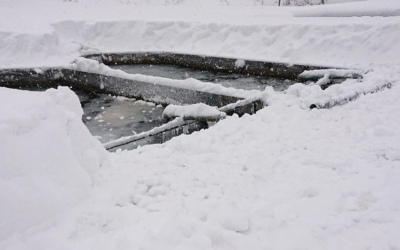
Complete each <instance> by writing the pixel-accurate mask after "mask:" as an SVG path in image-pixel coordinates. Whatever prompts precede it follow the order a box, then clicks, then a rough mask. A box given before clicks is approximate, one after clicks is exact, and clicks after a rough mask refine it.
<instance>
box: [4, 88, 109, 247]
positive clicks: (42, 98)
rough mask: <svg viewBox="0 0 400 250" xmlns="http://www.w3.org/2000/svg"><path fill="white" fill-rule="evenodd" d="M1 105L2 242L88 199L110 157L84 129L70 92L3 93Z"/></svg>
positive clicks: (66, 89)
mask: <svg viewBox="0 0 400 250" xmlns="http://www.w3.org/2000/svg"><path fill="white" fill-rule="evenodd" d="M0 106H1V108H2V115H1V117H0V138H1V141H0V152H1V157H0V201H1V206H0V214H1V217H2V219H1V220H0V239H1V238H3V237H5V236H7V235H9V234H12V233H15V232H19V231H23V230H25V229H27V228H28V227H30V226H32V225H35V224H37V223H39V222H43V221H45V220H46V219H49V218H51V217H53V216H54V215H56V214H57V213H59V212H60V211H62V210H63V209H65V208H68V207H70V206H73V205H75V204H77V203H78V202H80V201H82V200H83V199H85V198H87V197H88V196H89V194H90V192H91V186H92V181H91V178H92V176H93V175H94V173H95V172H96V171H97V170H98V169H99V168H100V166H103V165H107V163H108V154H107V152H106V151H105V149H104V148H103V147H102V146H101V144H100V143H99V142H98V141H97V140H96V139H94V138H93V137H92V136H91V135H90V133H89V131H88V130H87V128H86V127H85V126H84V125H83V123H82V121H81V117H82V114H83V111H82V108H81V107H80V103H79V100H78V97H77V96H76V95H75V94H74V93H73V92H72V91H71V90H69V89H68V88H65V87H60V88H58V89H57V90H55V89H50V90H47V91H46V92H28V91H20V90H11V89H7V88H0ZM27 208H29V209H27Z"/></svg>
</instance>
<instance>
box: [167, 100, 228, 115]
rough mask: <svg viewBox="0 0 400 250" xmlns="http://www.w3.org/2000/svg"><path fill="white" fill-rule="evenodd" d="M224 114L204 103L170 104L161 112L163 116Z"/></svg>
mask: <svg viewBox="0 0 400 250" xmlns="http://www.w3.org/2000/svg"><path fill="white" fill-rule="evenodd" d="M225 115H226V114H225V113H224V112H221V111H219V110H218V109H217V108H215V107H211V106H208V105H206V104H204V103H197V104H193V105H186V106H179V105H173V104H171V105H168V106H167V107H166V108H165V110H164V112H163V116H168V117H224V116H225Z"/></svg>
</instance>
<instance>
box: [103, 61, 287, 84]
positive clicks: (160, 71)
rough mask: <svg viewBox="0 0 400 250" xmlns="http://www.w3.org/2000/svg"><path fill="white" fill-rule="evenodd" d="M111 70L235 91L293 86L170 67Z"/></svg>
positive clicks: (279, 81)
mask: <svg viewBox="0 0 400 250" xmlns="http://www.w3.org/2000/svg"><path fill="white" fill-rule="evenodd" d="M110 67H111V68H113V69H120V70H122V71H125V72H126V73H129V74H142V75H148V76H159V77H164V78H170V79H176V80H182V79H187V78H194V79H197V80H199V81H202V82H213V83H218V84H221V85H222V86H224V87H232V88H237V89H246V90H251V89H256V90H264V89H265V87H266V86H272V87H273V88H274V90H275V91H283V90H286V89H287V88H289V86H290V85H292V84H294V81H292V80H287V79H280V78H273V77H267V76H247V75H240V74H228V73H220V72H218V73H215V72H210V71H204V70H196V69H192V68H187V67H176V66H170V65H148V64H137V65H117V66H110Z"/></svg>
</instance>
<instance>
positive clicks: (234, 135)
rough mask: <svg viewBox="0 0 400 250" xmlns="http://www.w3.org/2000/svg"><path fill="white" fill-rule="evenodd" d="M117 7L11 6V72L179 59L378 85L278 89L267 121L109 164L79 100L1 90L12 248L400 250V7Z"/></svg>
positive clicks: (0, 27) (6, 226) (0, 183)
mask: <svg viewBox="0 0 400 250" xmlns="http://www.w3.org/2000/svg"><path fill="white" fill-rule="evenodd" d="M121 2H125V1H119V2H118V1H111V0H107V1H98V2H97V1H89V0H87V1H79V3H74V2H61V1H56V0H48V1H45V0H43V1H39V0H38V1H22V0H15V1H8V0H1V1H0V20H1V22H0V68H15V67H41V66H59V65H64V66H68V65H70V63H71V62H72V61H74V60H75V59H76V58H77V57H78V56H79V55H82V54H84V53H88V52H90V51H104V52H106V51H107V52H118V51H119V52H121V51H169V52H181V53H184V52H186V53H194V54H207V55H213V56H227V57H235V58H241V59H257V60H265V61H279V62H287V63H304V64H315V65H332V66H340V67H344V66H348V67H354V68H360V69H362V70H368V73H367V74H366V75H365V77H364V80H363V82H359V81H357V80H347V81H346V82H344V83H342V84H341V85H336V86H332V87H330V88H328V89H326V90H324V91H323V90H321V89H320V87H319V86H305V85H302V84H295V85H293V86H291V87H290V88H289V89H288V90H287V91H285V92H283V93H279V92H274V91H273V90H272V88H267V89H266V90H265V91H264V92H263V93H262V96H263V98H265V100H266V102H267V103H268V105H269V106H268V107H267V108H265V109H263V110H261V111H259V112H258V113H257V114H256V115H253V116H248V115H246V116H244V117H242V118H238V117H235V116H234V117H228V118H227V119H225V120H223V121H221V122H219V123H218V124H216V125H215V126H213V127H211V128H210V129H208V130H206V131H200V132H196V133H194V134H192V135H190V136H185V135H183V136H180V137H177V138H174V139H172V140H171V141H169V142H167V143H165V144H162V145H152V146H146V147H142V148H139V149H137V150H133V151H123V152H121V151H119V152H117V153H112V154H108V153H107V152H105V151H104V149H102V148H101V147H100V144H99V142H98V141H96V140H95V139H94V138H93V137H91V136H90V134H89V132H88V130H87V129H86V128H85V127H84V125H83V123H82V122H81V120H80V116H81V115H82V110H81V109H80V108H79V101H78V99H77V97H76V96H75V95H74V94H73V93H72V92H71V91H70V90H68V89H66V88H59V89H58V90H49V91H46V92H44V93H33V92H24V91H18V90H9V89H5V88H0V104H1V105H0V107H1V108H2V109H1V111H0V113H1V116H0V138H1V140H0V190H1V191H0V205H1V206H0V214H1V217H0V249H15V250H22V249H29V250H30V249H43V250H44V249H49V250H50V249H51V250H53V249H68V250H69V249H82V250H87V249H96V250H102V249H105V250H106V249H107V250H109V249H335V250H337V249H388V250H389V249H390V250H394V249H400V239H399V237H398V234H399V233H398V232H400V196H399V195H398V190H400V182H399V181H398V180H399V179H400V130H399V129H398V126H399V124H400V108H399V107H400V100H399V98H398V97H399V95H400V83H399V79H400V59H399V56H398V55H399V54H400V44H399V42H398V41H400V32H399V30H400V17H399V16H398V15H399V10H400V2H399V1H390V0H386V1H377V0H371V1H366V2H352V3H346V4H335V5H334V4H332V5H326V6H314V7H302V8H294V7H287V8H286V7H285V8H276V7H268V6H258V5H257V6H254V5H253V3H254V2H253V1H251V4H248V5H239V1H237V4H233V2H234V1H232V4H231V5H229V6H226V5H224V4H223V3H219V2H217V3H215V2H214V3H212V2H211V1H207V4H205V5H203V6H199V5H196V4H194V3H193V4H190V3H187V4H182V5H178V6H170V5H169V6H159V5H157V4H153V5H149V4H139V3H138V4H137V5H135V4H121ZM132 2H133V1H132ZM197 4H198V3H197ZM364 15H365V16H364ZM368 15H371V16H375V17H368ZM302 16H307V17H302ZM318 16H319V17H318ZM323 16H329V17H323ZM349 16H354V17H349ZM363 16H364V17H363ZM78 63H79V60H78ZM75 65H76V64H75ZM387 83H391V84H392V87H391V88H390V89H388V88H385V89H383V90H382V91H379V92H377V93H374V94H367V95H363V96H361V97H360V98H359V99H358V100H356V101H354V102H351V103H348V104H347V105H344V106H337V107H334V108H332V109H328V110H315V109H314V110H310V109H308V107H309V105H310V104H312V103H315V102H325V101H329V100H332V99H335V98H346V97H349V96H352V95H354V94H357V93H361V92H366V91H369V90H372V89H375V88H377V87H379V86H383V85H385V84H387ZM108 158H109V159H108Z"/></svg>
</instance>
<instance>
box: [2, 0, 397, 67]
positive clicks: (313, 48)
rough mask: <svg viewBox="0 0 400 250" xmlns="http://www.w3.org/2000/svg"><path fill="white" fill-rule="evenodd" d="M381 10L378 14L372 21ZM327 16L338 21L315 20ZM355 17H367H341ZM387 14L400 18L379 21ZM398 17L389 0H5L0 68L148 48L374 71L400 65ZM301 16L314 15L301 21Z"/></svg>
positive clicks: (62, 62) (53, 63)
mask: <svg viewBox="0 0 400 250" xmlns="http://www.w3.org/2000/svg"><path fill="white" fill-rule="evenodd" d="M375 10H376V11H377V12H378V13H377V14H378V16H375V17H369V16H365V15H372V14H373V13H372V12H373V11H375ZM331 11H332V12H331ZM309 12H311V13H309ZM323 12H326V13H328V12H329V13H332V14H331V15H332V17H327V18H319V19H318V18H317V19H316V18H315V17H312V16H313V15H314V14H318V13H323ZM352 12H357V13H358V15H364V16H363V17H360V18H337V16H343V15H344V16H352ZM366 12H368V14H365V13H366ZM384 12H385V13H387V14H388V15H389V14H390V13H392V14H393V15H397V16H392V17H386V18H384V17H380V16H379V15H380V14H381V13H384ZM99 13H101V15H99ZM357 13H356V14H357ZM363 13H364V14H363ZM399 13H400V2H399V1H390V0H387V1H384V2H382V1H367V2H365V1H363V2H352V3H346V4H345V5H343V4H330V5H325V6H311V7H303V8H299V7H297V8H296V7H282V8H278V7H268V6H264V7H262V6H242V5H240V6H234V5H232V6H219V5H214V7H210V6H209V5H204V6H197V5H178V6H160V5H143V6H140V7H138V6H136V5H134V4H130V5H127V4H116V3H115V1H114V2H113V3H111V2H105V3H101V2H99V3H95V2H94V1H83V2H82V3H70V2H68V3H64V2H61V1H22V0H19V1H18V0H17V1H0V15H1V16H2V22H0V38H1V39H0V67H1V68H15V67H41V66H47V67H50V66H65V65H68V64H69V63H71V62H72V61H74V59H76V58H77V57H78V56H79V55H82V54H87V53H88V52H91V53H93V52H146V51H153V52H154V51H164V52H174V53H190V54H198V55H212V56H221V57H230V58H232V57H233V58H239V59H242V60H262V61H276V62H283V63H292V64H294V63H298V64H311V65H326V66H332V67H354V66H359V67H371V64H372V65H373V64H376V63H379V64H381V63H386V64H393V63H399V60H400V59H399V57H398V56H397V55H398V54H400V51H399V50H398V46H396V45H397V43H398V41H399V40H400V34H399V32H396V31H397V30H399V28H400V27H399V21H398V20H399V17H398V14H399ZM302 15H306V16H307V15H308V16H311V17H301V18H296V17H295V16H302ZM356 16H357V15H356ZM21 17H24V18H21ZM27 20H29V21H27ZM321 55H324V56H321Z"/></svg>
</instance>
